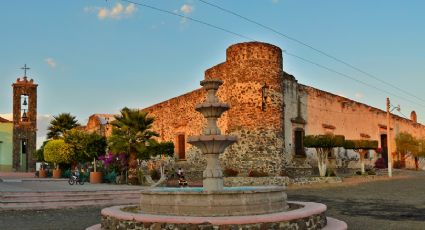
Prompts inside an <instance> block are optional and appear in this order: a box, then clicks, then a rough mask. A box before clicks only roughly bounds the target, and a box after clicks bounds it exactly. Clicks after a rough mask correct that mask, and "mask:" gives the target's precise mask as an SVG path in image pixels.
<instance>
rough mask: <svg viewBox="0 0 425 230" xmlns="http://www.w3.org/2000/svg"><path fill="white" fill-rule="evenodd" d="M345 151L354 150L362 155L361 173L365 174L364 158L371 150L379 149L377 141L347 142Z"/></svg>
mask: <svg viewBox="0 0 425 230" xmlns="http://www.w3.org/2000/svg"><path fill="white" fill-rule="evenodd" d="M344 148H345V149H352V150H354V151H355V152H356V153H358V154H359V155H360V164H361V172H362V174H364V173H365V166H364V157H365V155H366V153H367V152H368V151H369V150H371V149H376V148H378V141H376V140H346V141H345V143H344Z"/></svg>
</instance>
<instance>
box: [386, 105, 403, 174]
mask: <svg viewBox="0 0 425 230" xmlns="http://www.w3.org/2000/svg"><path fill="white" fill-rule="evenodd" d="M394 109H397V111H400V105H398V106H393V107H392V108H391V104H390V98H388V97H387V148H388V177H392V176H393V172H392V167H393V156H392V150H391V133H390V130H391V128H390V124H391V122H390V121H391V118H390V113H391V112H392V111H393V110H394ZM390 110H391V111H390Z"/></svg>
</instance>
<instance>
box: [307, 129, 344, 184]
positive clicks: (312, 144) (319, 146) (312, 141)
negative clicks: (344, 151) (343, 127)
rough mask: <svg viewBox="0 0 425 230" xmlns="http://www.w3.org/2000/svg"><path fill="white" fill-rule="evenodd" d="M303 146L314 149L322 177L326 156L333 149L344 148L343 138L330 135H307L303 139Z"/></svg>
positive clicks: (326, 160)
mask: <svg viewBox="0 0 425 230" xmlns="http://www.w3.org/2000/svg"><path fill="white" fill-rule="evenodd" d="M304 146H305V147H307V148H315V149H316V154H317V163H318V167H319V174H320V176H322V177H323V176H325V175H326V167H327V162H328V155H330V154H331V153H332V149H333V148H335V147H343V146H344V136H342V135H331V134H326V135H307V136H305V138H304Z"/></svg>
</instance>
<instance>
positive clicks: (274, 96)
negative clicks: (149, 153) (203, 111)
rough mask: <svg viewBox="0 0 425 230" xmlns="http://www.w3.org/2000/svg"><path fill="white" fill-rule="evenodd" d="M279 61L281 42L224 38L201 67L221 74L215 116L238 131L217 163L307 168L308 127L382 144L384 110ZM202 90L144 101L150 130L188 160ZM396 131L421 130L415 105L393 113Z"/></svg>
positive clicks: (424, 132) (195, 160) (198, 125)
mask: <svg viewBox="0 0 425 230" xmlns="http://www.w3.org/2000/svg"><path fill="white" fill-rule="evenodd" d="M282 62H283V60H282V50H281V49H280V48H279V47H276V46H274V45H271V44H266V43H260V42H247V43H240V44H235V45H232V46H230V47H229V48H228V49H227V50H226V60H225V61H224V62H223V63H220V64H218V65H216V66H213V67H211V68H210V69H207V70H206V71H205V79H212V78H216V79H221V80H223V81H224V84H223V85H222V86H221V87H220V89H219V91H218V96H219V98H220V100H221V101H223V102H226V103H229V104H230V105H231V109H230V110H229V111H227V112H226V113H224V114H223V116H222V117H221V119H220V120H219V127H220V129H221V130H222V132H223V133H225V134H231V135H236V136H238V137H239V141H238V143H236V144H234V145H232V146H231V147H229V148H228V149H227V150H226V151H225V152H224V154H222V155H221V159H222V164H223V168H226V167H229V168H234V169H238V170H239V171H240V174H242V175H244V174H245V175H246V174H247V173H248V172H249V171H250V170H252V169H256V170H261V171H266V172H268V173H269V174H271V175H278V174H280V173H281V172H282V171H286V172H292V173H297V172H298V173H299V172H301V171H302V170H304V169H308V168H311V167H310V165H309V164H308V162H309V158H308V157H306V156H307V155H308V154H306V153H305V149H304V146H303V137H304V135H311V134H315V135H317V134H325V133H333V134H340V135H344V136H345V137H346V138H347V139H370V140H378V141H379V145H380V146H381V147H382V148H383V149H384V150H385V149H386V137H387V133H386V112H385V111H382V110H380V109H377V108H374V107H371V106H369V105H366V104H363V103H359V102H356V101H353V100H350V99H348V98H344V97H341V96H337V95H335V94H332V93H329V92H325V91H323V90H320V89H315V88H313V87H310V86H306V85H302V84H299V83H298V82H297V80H296V79H295V77H294V76H292V75H290V74H288V73H286V72H285V71H284V70H283V67H282V64H283V63H282ZM204 98H205V92H204V91H203V90H202V89H200V88H199V89H196V90H194V91H192V92H189V93H186V94H183V95H181V96H178V97H175V98H171V99H169V100H167V101H164V102H161V103H158V104H156V105H152V106H150V107H148V108H145V109H144V110H146V111H148V112H149V113H150V114H151V115H152V116H154V117H155V118H156V120H155V123H154V130H155V131H156V132H158V133H159V134H160V138H161V140H163V141H169V140H171V141H173V142H174V143H175V147H176V148H175V153H176V157H177V158H178V159H180V160H181V162H187V163H188V164H189V165H192V166H196V165H200V164H202V162H203V159H202V156H200V154H199V152H198V151H197V149H196V148H194V147H192V146H190V145H189V144H188V143H186V140H187V137H188V136H191V135H197V134H199V133H201V130H202V126H203V124H205V122H204V121H203V119H204V118H203V117H202V116H201V115H200V114H199V113H197V112H196V111H195V105H196V104H197V103H200V102H202V101H203V100H204ZM401 131H406V132H409V133H411V134H413V135H414V136H417V137H424V136H425V126H423V125H421V124H419V123H417V121H416V114H415V113H412V119H411V120H408V119H405V118H402V117H399V116H396V115H392V116H391V137H393V138H394V137H395V135H396V134H397V133H398V132H401ZM393 138H392V139H391V141H392V143H393V146H395V141H394V139H393ZM372 152H373V151H372ZM384 155H385V153H384ZM371 156H372V155H371ZM371 158H374V159H376V155H375V156H372V157H371ZM407 166H411V165H409V164H407Z"/></svg>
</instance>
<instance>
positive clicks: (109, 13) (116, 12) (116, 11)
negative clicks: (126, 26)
mask: <svg viewBox="0 0 425 230" xmlns="http://www.w3.org/2000/svg"><path fill="white" fill-rule="evenodd" d="M136 11H137V8H136V6H135V5H134V4H133V3H130V4H128V5H127V6H124V5H122V4H121V3H117V4H115V6H113V7H112V8H107V7H93V6H88V7H84V12H87V13H96V14H97V18H99V19H100V20H104V19H121V18H125V17H130V16H131V15H133V14H134V13H135V12H136Z"/></svg>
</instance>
